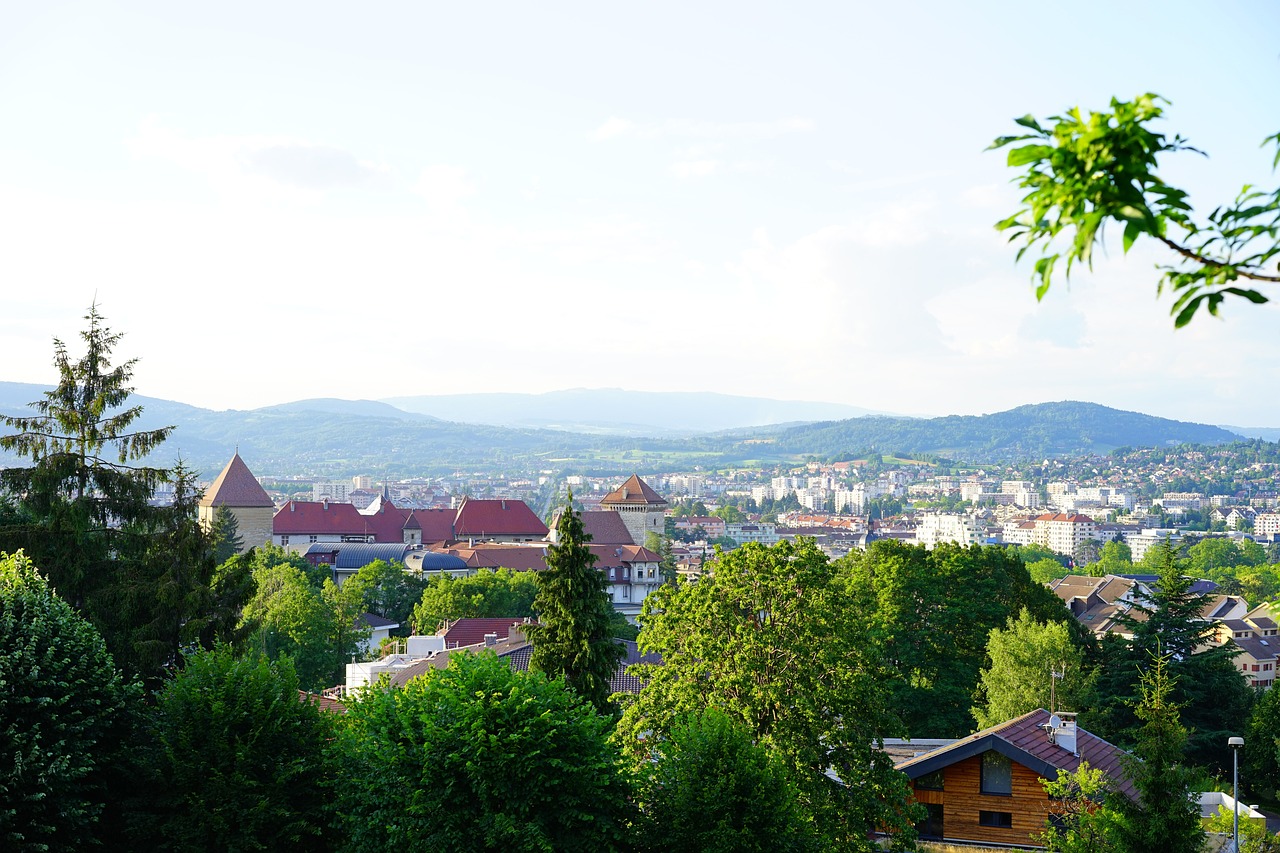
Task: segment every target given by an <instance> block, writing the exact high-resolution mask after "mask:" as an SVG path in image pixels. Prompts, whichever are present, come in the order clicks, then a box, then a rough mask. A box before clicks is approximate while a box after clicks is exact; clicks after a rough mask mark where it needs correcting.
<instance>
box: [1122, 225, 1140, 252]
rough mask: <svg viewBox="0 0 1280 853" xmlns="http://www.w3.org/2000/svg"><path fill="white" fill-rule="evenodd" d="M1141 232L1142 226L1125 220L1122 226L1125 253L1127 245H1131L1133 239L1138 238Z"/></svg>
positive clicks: (1127, 249)
mask: <svg viewBox="0 0 1280 853" xmlns="http://www.w3.org/2000/svg"><path fill="white" fill-rule="evenodd" d="M1141 233H1142V228H1140V227H1139V226H1138V223H1136V222H1132V221H1130V222H1126V223H1125V226H1124V251H1125V254H1126V255H1127V254H1128V253H1129V247H1130V246H1132V245H1133V241H1134V240H1137V239H1138V235H1139V234H1141Z"/></svg>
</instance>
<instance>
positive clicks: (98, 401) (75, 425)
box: [0, 304, 173, 623]
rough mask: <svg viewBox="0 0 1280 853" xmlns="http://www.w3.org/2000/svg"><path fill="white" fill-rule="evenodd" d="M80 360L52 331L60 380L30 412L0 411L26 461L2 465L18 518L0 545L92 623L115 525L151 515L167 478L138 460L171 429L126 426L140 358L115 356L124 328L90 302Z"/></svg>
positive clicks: (112, 556) (135, 412) (112, 558)
mask: <svg viewBox="0 0 1280 853" xmlns="http://www.w3.org/2000/svg"><path fill="white" fill-rule="evenodd" d="M85 319H86V320H87V321H88V323H89V327H88V329H86V330H85V331H83V332H81V333H80V337H81V339H82V340H83V341H84V344H85V352H84V354H83V355H82V356H81V357H80V358H78V359H76V358H73V357H72V356H71V354H70V353H69V352H68V351H67V348H66V346H65V345H64V344H63V343H62V341H59V340H57V339H54V359H53V363H54V366H55V367H56V368H57V369H58V384H57V386H56V387H55V388H54V389H53V390H52V391H47V392H45V395H44V399H43V400H37V401H36V402H34V403H32V404H31V408H33V409H34V410H35V412H36V414H34V415H32V416H30V417H0V420H2V421H3V422H4V423H5V425H7V426H9V427H11V428H13V429H14V430H16V432H14V433H13V434H10V435H4V436H0V449H4V450H8V451H11V452H13V453H16V454H17V455H19V456H23V457H26V458H28V459H30V460H31V465H30V466H28V467H13V468H6V469H4V470H0V485H3V486H4V487H5V488H7V489H8V490H9V492H10V493H12V494H14V495H18V496H20V497H19V504H20V508H21V518H22V520H23V522H24V523H22V524H20V525H14V526H10V527H9V528H8V529H7V530H6V531H5V532H6V533H7V535H6V537H5V539H6V541H3V542H0V548H7V549H10V550H16V549H17V548H25V550H26V553H27V554H28V555H29V556H30V558H31V559H32V560H34V561H35V562H36V563H37V564H38V565H40V566H41V567H42V568H43V569H44V570H45V571H46V572H48V574H49V580H50V582H51V583H52V585H53V587H54V588H55V589H57V590H58V593H59V595H61V596H62V597H63V598H64V599H66V600H67V601H69V602H70V603H71V604H72V605H73V606H75V607H77V608H80V609H85V610H86V613H87V614H88V616H89V618H90V620H91V621H93V622H95V623H98V622H99V621H100V619H101V617H102V616H103V615H104V612H105V611H108V610H109V608H110V603H109V602H101V601H97V600H95V594H96V593H98V592H99V591H100V590H101V588H102V587H103V586H104V585H106V584H108V583H110V582H112V580H113V579H114V569H115V566H116V553H117V550H118V548H119V537H120V529H121V528H122V527H124V526H127V525H129V524H131V523H133V522H137V521H140V520H144V519H146V518H147V517H148V516H149V515H150V507H149V506H148V504H147V501H148V500H149V499H150V498H151V496H152V493H153V492H154V490H155V487H156V485H157V484H159V483H160V482H162V481H163V480H165V479H166V478H167V472H166V471H165V470H163V469H160V468H152V467H149V466H147V465H139V464H134V463H137V462H138V461H140V460H143V459H145V457H146V456H147V455H148V454H149V453H151V452H152V451H154V450H155V449H156V448H157V447H158V446H159V445H160V444H161V443H162V442H163V441H164V440H165V438H166V437H167V436H168V435H169V433H170V432H171V431H172V430H173V427H164V428H162V429H153V430H136V429H131V427H132V425H133V424H134V422H135V421H137V419H138V417H139V416H140V415H141V414H142V407H141V406H128V405H127V404H128V401H129V396H130V395H131V394H132V393H133V388H132V387H131V386H130V384H129V383H130V381H131V380H132V378H133V369H134V365H135V364H136V359H130V360H128V361H125V362H123V363H121V364H118V365H114V366H113V365H112V363H111V354H112V350H114V349H115V347H116V345H117V344H118V343H119V341H120V338H121V336H120V335H119V334H118V333H114V332H112V331H111V330H110V329H109V328H108V327H107V326H106V324H105V322H104V321H103V318H102V315H100V314H99V313H98V306H97V305H96V304H94V305H92V306H90V308H89V313H88V315H86V317H85Z"/></svg>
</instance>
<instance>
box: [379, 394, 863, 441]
mask: <svg viewBox="0 0 1280 853" xmlns="http://www.w3.org/2000/svg"><path fill="white" fill-rule="evenodd" d="M382 402H384V403H390V404H391V405H393V406H396V407H397V408H400V409H404V410H405V411H409V412H419V413H422V414H427V415H434V416H435V417H437V418H442V419H444V420H448V421H457V422H460V423H472V424H490V425H492V426H506V427H525V428H534V429H556V430H564V431H566V432H579V433H589V434H593V435H630V436H662V437H672V436H676V435H691V434H695V433H709V432H719V431H721V430H730V429H735V428H745V427H760V426H766V425H769V424H781V423H788V422H791V423H794V422H797V421H800V422H809V421H830V420H838V419H842V418H856V417H860V416H862V415H869V414H877V413H876V412H874V411H872V410H871V409H863V408H859V407H858V406H846V405H843V404H841V403H812V402H804V401H800V400H771V399H766V398H763V397H742V396H737V395H733V394H716V393H712V392H680V391H672V392H658V391H625V390H622V389H620V388H575V389H571V390H567V391H551V392H549V393H546V394H445V395H433V396H416V397H387V398H385V399H384V400H383V401H382Z"/></svg>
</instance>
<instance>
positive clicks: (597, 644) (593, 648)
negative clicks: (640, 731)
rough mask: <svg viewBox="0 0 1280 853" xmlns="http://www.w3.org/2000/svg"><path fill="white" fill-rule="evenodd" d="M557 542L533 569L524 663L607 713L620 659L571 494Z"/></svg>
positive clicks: (608, 606)
mask: <svg viewBox="0 0 1280 853" xmlns="http://www.w3.org/2000/svg"><path fill="white" fill-rule="evenodd" d="M556 533H557V541H556V543H555V544H554V545H551V546H550V547H548V548H547V558H546V560H547V568H546V570H545V571H542V572H539V573H538V576H537V579H538V595H537V596H536V597H535V598H534V601H533V609H534V611H535V612H536V613H537V614H538V624H537V625H530V626H528V627H527V628H526V634H527V635H528V637H529V639H530V640H532V641H533V654H532V657H531V658H530V661H529V667H530V668H531V669H533V670H536V671H538V672H544V673H546V674H547V677H548V678H558V677H563V678H564V680H565V683H566V684H568V685H569V687H571V688H573V690H574V691H575V692H577V694H578V695H579V696H581V697H583V698H584V699H586V700H587V701H589V702H591V704H592V705H594V706H595V707H596V709H597V710H598V711H600V712H601V713H610V712H611V706H610V703H609V681H610V679H611V678H612V677H613V673H614V670H615V669H617V666H618V662H619V661H620V660H621V659H622V656H623V653H624V650H623V647H622V646H621V645H620V644H618V643H617V642H615V641H614V639H613V637H612V632H611V631H610V630H609V623H610V621H611V619H612V618H613V612H614V611H613V604H612V603H611V602H610V601H609V595H608V593H607V592H606V591H605V590H606V586H607V581H606V579H605V577H604V575H603V574H601V573H600V572H599V571H597V570H596V568H595V565H594V564H595V561H596V558H595V555H594V554H592V553H591V550H590V549H589V548H588V547H587V542H588V541H590V539H591V537H590V535H589V534H587V533H586V531H585V530H584V529H583V526H582V516H581V515H579V514H578V513H577V512H576V511H575V510H574V509H573V494H572V493H570V495H569V500H568V502H567V503H566V504H565V511H564V512H563V513H561V515H560V520H559V522H558V523H557V524H556Z"/></svg>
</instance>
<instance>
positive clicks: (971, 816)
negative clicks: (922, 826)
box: [912, 755, 1049, 845]
mask: <svg viewBox="0 0 1280 853" xmlns="http://www.w3.org/2000/svg"><path fill="white" fill-rule="evenodd" d="M981 781H982V756H980V755H975V756H974V757H972V758H966V759H965V760H963V761H957V762H956V763H955V764H952V765H951V766H950V767H947V768H945V769H944V770H943V784H942V787H943V790H941V791H929V790H924V789H921V790H917V791H915V797H916V799H917V800H919V801H920V802H922V803H939V804H941V805H942V808H943V832H944V833H945V835H944V837H945V838H946V839H948V840H953V841H977V842H984V843H988V844H1022V845H1026V844H1037V843H1038V842H1037V841H1036V839H1035V837H1034V836H1036V835H1039V834H1040V833H1042V832H1044V830H1045V821H1046V820H1047V818H1048V814H1049V797H1048V795H1047V794H1045V792H1044V788H1043V787H1042V786H1041V784H1040V776H1039V775H1037V774H1036V773H1035V772H1034V771H1032V770H1031V769H1030V768H1028V767H1024V766H1023V765H1021V764H1019V763H1017V762H1016V761H1015V762H1014V763H1013V788H1012V789H1013V794H1012V795H1010V796H1004V795H1000V794H984V793H982V789H981ZM912 787H913V788H914V787H915V785H914V783H912ZM983 811H988V812H1007V813H1009V814H1012V816H1013V826H1012V827H1011V828H1009V829H1003V828H999V827H993V826H982V825H981V824H979V823H978V817H979V812H983Z"/></svg>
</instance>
